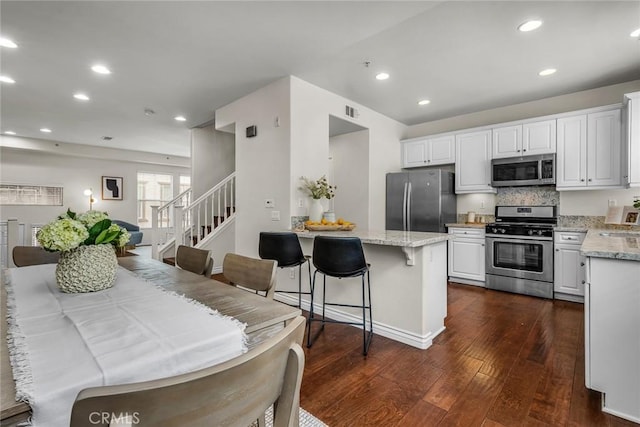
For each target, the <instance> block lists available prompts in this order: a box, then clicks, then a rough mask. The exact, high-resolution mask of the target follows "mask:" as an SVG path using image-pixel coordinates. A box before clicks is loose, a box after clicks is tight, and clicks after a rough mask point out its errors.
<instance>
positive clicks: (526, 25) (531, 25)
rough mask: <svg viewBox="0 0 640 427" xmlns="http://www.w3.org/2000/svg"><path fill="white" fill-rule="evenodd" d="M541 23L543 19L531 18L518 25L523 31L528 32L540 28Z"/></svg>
mask: <svg viewBox="0 0 640 427" xmlns="http://www.w3.org/2000/svg"><path fill="white" fill-rule="evenodd" d="M541 25H542V21H540V20H538V19H531V20H529V21H526V22H523V23H522V24H520V25H518V30H520V31H522V32H523V33H526V32H527V31H533V30H535V29H538V28H540V26H541Z"/></svg>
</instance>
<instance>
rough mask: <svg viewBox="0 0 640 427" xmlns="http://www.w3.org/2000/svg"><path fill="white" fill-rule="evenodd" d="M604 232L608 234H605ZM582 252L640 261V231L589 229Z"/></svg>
mask: <svg viewBox="0 0 640 427" xmlns="http://www.w3.org/2000/svg"><path fill="white" fill-rule="evenodd" d="M603 233H606V234H608V235H607V236H603V235H602V234H603ZM580 253H581V254H582V255H584V256H589V257H597V258H614V259H623V260H632V261H640V231H624V230H603V229H592V230H589V231H588V232H587V236H586V237H585V239H584V241H583V242H582V246H581V247H580Z"/></svg>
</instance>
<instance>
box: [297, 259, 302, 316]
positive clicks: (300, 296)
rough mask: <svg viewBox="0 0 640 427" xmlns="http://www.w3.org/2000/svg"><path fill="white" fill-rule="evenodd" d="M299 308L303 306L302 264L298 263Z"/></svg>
mask: <svg viewBox="0 0 640 427" xmlns="http://www.w3.org/2000/svg"><path fill="white" fill-rule="evenodd" d="M298 308H300V309H301V308H302V264H299V265H298Z"/></svg>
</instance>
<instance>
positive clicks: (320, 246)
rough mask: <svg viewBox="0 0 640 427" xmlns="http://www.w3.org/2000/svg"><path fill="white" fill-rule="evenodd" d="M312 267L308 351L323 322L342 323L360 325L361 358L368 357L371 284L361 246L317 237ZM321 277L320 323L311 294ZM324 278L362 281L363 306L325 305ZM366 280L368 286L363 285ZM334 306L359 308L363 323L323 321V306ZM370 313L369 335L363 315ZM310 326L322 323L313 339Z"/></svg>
mask: <svg viewBox="0 0 640 427" xmlns="http://www.w3.org/2000/svg"><path fill="white" fill-rule="evenodd" d="M312 259H313V265H314V266H315V267H316V271H314V273H313V282H312V285H311V307H310V310H309V329H308V330H307V347H311V346H312V345H313V342H314V341H315V340H316V338H318V335H320V333H321V332H322V331H323V330H324V325H325V323H326V322H329V323H345V324H349V325H362V340H363V350H362V354H363V355H365V356H366V355H367V353H368V351H369V345H371V338H372V337H373V317H372V314H371V281H370V279H369V264H367V262H366V261H365V258H364V251H363V250H362V242H361V241H360V239H359V238H357V237H326V236H317V237H316V238H315V239H314V240H313V256H312ZM317 273H322V274H323V282H322V319H316V318H315V316H314V313H313V296H314V295H313V291H314V290H315V286H316V274H317ZM327 276H330V277H337V278H338V279H342V278H347V277H358V276H360V277H361V278H362V305H353V304H338V303H329V302H327V301H326V295H327ZM365 276H367V282H366V285H365V280H364V278H365ZM365 291H366V293H367V296H368V299H369V305H367V304H366V298H365ZM327 305H333V306H340V307H357V308H362V323H360V322H347V321H339V320H331V319H327V318H326V317H325V306H327ZM367 309H368V310H369V331H368V332H367V328H366V323H367V322H366V320H367V316H366V311H367ZM312 322H322V327H321V328H320V330H318V331H317V332H316V334H315V335H314V337H313V339H312V338H311V324H312Z"/></svg>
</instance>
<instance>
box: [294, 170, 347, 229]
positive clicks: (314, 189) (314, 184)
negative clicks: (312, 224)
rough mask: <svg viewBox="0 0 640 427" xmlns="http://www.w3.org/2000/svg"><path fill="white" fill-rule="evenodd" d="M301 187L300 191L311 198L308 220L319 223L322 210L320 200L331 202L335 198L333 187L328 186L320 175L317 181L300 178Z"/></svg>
mask: <svg viewBox="0 0 640 427" xmlns="http://www.w3.org/2000/svg"><path fill="white" fill-rule="evenodd" d="M300 180H301V181H302V185H301V186H300V190H302V191H304V192H306V193H307V194H308V195H309V196H310V197H311V205H310V206H309V220H311V221H320V220H321V219H322V212H323V210H324V208H323V207H322V203H320V200H321V199H322V198H325V199H329V200H331V199H332V198H334V197H335V190H336V188H338V187H336V186H335V185H330V184H329V182H328V181H327V177H326V176H325V175H322V176H321V177H320V178H319V179H317V180H315V181H314V180H311V179H309V178H307V177H304V176H303V177H300Z"/></svg>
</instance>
